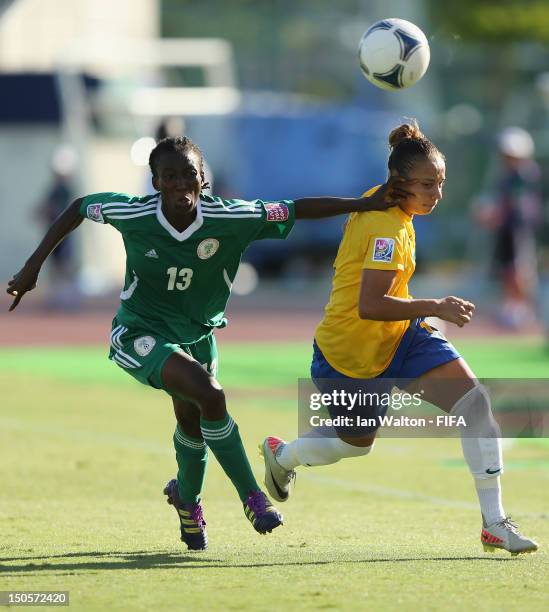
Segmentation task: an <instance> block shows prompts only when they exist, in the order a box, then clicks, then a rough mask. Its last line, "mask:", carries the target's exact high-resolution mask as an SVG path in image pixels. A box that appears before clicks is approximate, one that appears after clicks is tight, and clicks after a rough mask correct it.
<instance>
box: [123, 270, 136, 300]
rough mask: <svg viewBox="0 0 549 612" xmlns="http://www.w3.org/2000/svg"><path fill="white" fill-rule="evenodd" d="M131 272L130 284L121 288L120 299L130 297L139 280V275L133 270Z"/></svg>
mask: <svg viewBox="0 0 549 612" xmlns="http://www.w3.org/2000/svg"><path fill="white" fill-rule="evenodd" d="M132 272H133V281H132V282H131V285H130V286H129V287H128V288H127V289H123V290H122V291H121V292H120V299H121V300H127V299H129V298H131V297H132V295H133V292H134V291H135V288H136V287H137V283H138V282H139V277H138V276H137V274H136V273H135V272H134V271H133V270H132Z"/></svg>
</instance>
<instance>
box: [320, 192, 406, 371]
mask: <svg viewBox="0 0 549 612" xmlns="http://www.w3.org/2000/svg"><path fill="white" fill-rule="evenodd" d="M377 189H379V186H377V187H373V188H372V189H370V190H369V191H367V192H366V193H365V194H364V196H369V195H371V194H372V193H374V192H375V191H376V190H377ZM415 245H416V239H415V232H414V226H413V224H412V217H411V216H410V215H408V214H406V213H405V212H404V211H403V210H402V209H401V208H399V207H398V206H395V207H393V208H389V209H387V210H384V211H371V212H361V213H356V212H355V213H352V214H351V215H349V218H348V220H347V224H346V226H345V230H344V233H343V238H342V240H341V243H340V245H339V249H338V252H337V256H336V259H335V262H334V268H335V273H334V279H333V283H332V292H331V294H330V300H329V302H328V304H327V306H326V308H325V310H324V318H323V319H322V321H321V322H320V324H319V325H318V327H317V329H316V333H315V338H316V342H317V344H318V346H319V348H320V350H321V351H322V353H323V354H324V357H325V358H326V360H327V361H328V363H329V364H330V365H331V366H332V367H333V368H334V369H336V370H337V371H338V372H341V373H342V374H345V375H346V376H350V377H352V378H373V377H374V376H377V375H378V374H381V373H382V372H383V371H384V370H385V369H387V367H388V366H389V364H390V363H391V360H392V359H393V357H394V355H395V352H396V350H397V347H398V345H399V343H400V340H401V339H402V336H403V335H404V333H405V332H406V330H407V329H408V327H409V325H410V321H372V320H369V319H361V318H360V317H359V315H358V298H359V293H360V284H361V280H362V270H364V269H371V270H396V277H395V280H394V282H393V284H392V285H391V288H390V289H389V292H388V294H387V295H391V296H394V297H400V298H410V297H411V296H410V294H409V293H408V281H409V280H410V278H411V276H412V274H413V273H414V270H415V267H416V264H415V250H416V248H415Z"/></svg>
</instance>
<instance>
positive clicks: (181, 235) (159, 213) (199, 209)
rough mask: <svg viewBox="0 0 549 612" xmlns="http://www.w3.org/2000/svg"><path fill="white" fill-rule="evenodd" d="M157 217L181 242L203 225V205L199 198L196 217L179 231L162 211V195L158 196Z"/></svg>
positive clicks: (171, 234)
mask: <svg viewBox="0 0 549 612" xmlns="http://www.w3.org/2000/svg"><path fill="white" fill-rule="evenodd" d="M156 218H157V219H158V223H160V225H161V226H162V227H163V228H164V229H165V230H166V231H167V232H168V233H169V234H170V236H172V237H173V238H175V239H176V240H178V241H179V242H183V240H187V238H189V236H192V235H193V234H194V233H195V232H196V230H197V229H199V228H200V227H202V223H204V218H203V217H202V206H201V205H200V200H198V202H197V204H196V219H195V220H194V221H193V222H192V223H191V224H190V225H189V227H188V228H187V229H186V230H183V231H182V232H178V231H177V230H176V229H175V227H173V225H172V224H171V223H170V222H169V221H168V219H166V217H165V216H164V213H163V212H162V196H160V197H159V198H158V206H157V207H156Z"/></svg>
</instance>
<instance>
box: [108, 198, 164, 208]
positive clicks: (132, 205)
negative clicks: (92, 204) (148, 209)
mask: <svg viewBox="0 0 549 612" xmlns="http://www.w3.org/2000/svg"><path fill="white" fill-rule="evenodd" d="M151 204H158V198H156V200H149V201H148V202H134V203H130V202H105V204H103V208H110V207H111V206H122V207H124V208H132V209H133V208H139V207H140V206H150V205H151Z"/></svg>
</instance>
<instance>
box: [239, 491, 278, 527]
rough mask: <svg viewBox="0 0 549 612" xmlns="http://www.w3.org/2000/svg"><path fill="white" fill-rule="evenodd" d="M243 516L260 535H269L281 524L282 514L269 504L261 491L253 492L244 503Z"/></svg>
mask: <svg viewBox="0 0 549 612" xmlns="http://www.w3.org/2000/svg"><path fill="white" fill-rule="evenodd" d="M244 514H245V515H246V518H247V519H248V520H249V521H250V523H251V524H252V525H253V527H254V529H255V530H256V531H258V532H259V533H261V534H265V533H271V531H272V530H273V529H275V528H276V527H278V526H279V525H282V524H283V521H284V519H283V517H282V514H280V512H279V511H278V510H277V509H276V508H275V507H274V506H273V505H272V504H271V502H270V501H269V498H268V497H267V496H266V495H265V493H263V491H253V492H252V493H250V494H249V495H248V497H247V498H246V501H245V502H244Z"/></svg>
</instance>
